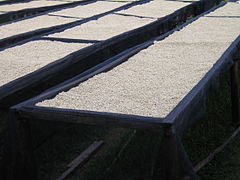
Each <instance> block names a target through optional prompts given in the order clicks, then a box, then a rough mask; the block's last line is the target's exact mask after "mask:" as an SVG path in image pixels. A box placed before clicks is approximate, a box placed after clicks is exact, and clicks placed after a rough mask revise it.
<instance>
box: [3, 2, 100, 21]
mask: <svg viewBox="0 0 240 180" xmlns="http://www.w3.org/2000/svg"><path fill="white" fill-rule="evenodd" d="M91 1H96V0H82V1H77V2H70V3H65V4H58V5H53V6H43V7H37V8H28V9H22V10H18V11H10V12H7V13H5V14H0V25H2V24H4V23H6V22H9V21H13V20H19V19H21V18H25V17H28V16H32V15H36V14H42V13H44V12H47V11H51V10H56V9H61V8H66V7H71V6H76V5H79V4H84V3H86V2H91Z"/></svg>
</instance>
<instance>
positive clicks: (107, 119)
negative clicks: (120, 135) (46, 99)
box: [12, 107, 169, 131]
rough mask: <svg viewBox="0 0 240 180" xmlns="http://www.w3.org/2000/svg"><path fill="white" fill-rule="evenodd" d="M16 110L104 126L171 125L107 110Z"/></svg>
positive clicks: (30, 115)
mask: <svg viewBox="0 0 240 180" xmlns="http://www.w3.org/2000/svg"><path fill="white" fill-rule="evenodd" d="M12 110H13V109H12ZM15 111H17V112H19V114H20V116H21V117H24V118H27V119H31V120H34V119H39V120H47V121H57V122H67V123H80V124H89V125H99V126H104V127H125V128H140V129H151V130H156V131H159V130H161V129H162V127H165V126H169V124H168V123H163V121H162V119H161V118H152V117H144V116H135V115H126V114H116V113H106V112H91V111H81V110H69V109H67V110H66V109H58V108H44V107H24V108H21V109H17V110H15Z"/></svg>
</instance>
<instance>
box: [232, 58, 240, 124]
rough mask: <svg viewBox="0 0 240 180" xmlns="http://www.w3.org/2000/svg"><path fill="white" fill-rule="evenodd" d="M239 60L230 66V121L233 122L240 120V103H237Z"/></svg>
mask: <svg viewBox="0 0 240 180" xmlns="http://www.w3.org/2000/svg"><path fill="white" fill-rule="evenodd" d="M238 64H239V62H238V61H236V62H235V63H234V65H233V66H232V67H231V70H230V74H231V99H232V121H233V123H239V122H240V109H239V108H240V105H239V96H240V94H239V71H238V68H239V67H238Z"/></svg>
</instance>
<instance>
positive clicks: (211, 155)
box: [194, 127, 240, 172]
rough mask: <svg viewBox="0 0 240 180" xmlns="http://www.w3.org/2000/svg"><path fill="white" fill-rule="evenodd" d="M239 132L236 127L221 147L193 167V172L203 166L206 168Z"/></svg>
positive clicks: (239, 129)
mask: <svg viewBox="0 0 240 180" xmlns="http://www.w3.org/2000/svg"><path fill="white" fill-rule="evenodd" d="M239 132H240V127H238V128H237V129H236V130H235V131H234V132H233V134H232V135H231V136H230V137H229V138H228V139H227V140H226V141H225V142H224V143H223V144H222V145H221V146H219V147H218V148H217V149H215V150H214V151H213V152H212V153H211V154H209V156H208V157H207V158H206V159H204V160H202V161H201V162H199V163H198V164H197V165H196V166H195V167H194V171H195V172H198V171H199V170H201V169H202V168H203V167H204V166H206V165H207V164H208V163H209V162H210V161H211V160H213V159H214V157H215V156H216V155H217V154H218V153H220V152H221V151H222V150H223V149H224V148H225V146H226V145H228V144H229V143H230V142H231V141H232V140H233V139H234V138H235V137H236V136H237V135H238V133H239Z"/></svg>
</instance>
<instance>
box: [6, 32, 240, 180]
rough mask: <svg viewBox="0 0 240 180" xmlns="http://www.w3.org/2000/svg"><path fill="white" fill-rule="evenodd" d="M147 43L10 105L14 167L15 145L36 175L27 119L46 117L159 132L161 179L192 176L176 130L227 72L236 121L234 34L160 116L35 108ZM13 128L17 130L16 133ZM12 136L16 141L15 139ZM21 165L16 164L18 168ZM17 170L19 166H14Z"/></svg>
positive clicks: (238, 48) (239, 115)
mask: <svg viewBox="0 0 240 180" xmlns="http://www.w3.org/2000/svg"><path fill="white" fill-rule="evenodd" d="M151 43H153V42H152V41H148V42H146V43H143V44H141V45H138V46H136V47H133V48H130V49H128V50H126V51H124V52H122V53H120V54H119V55H117V56H115V57H113V58H110V59H108V60H107V61H105V62H103V63H101V64H99V65H98V66H95V67H93V68H91V69H89V70H88V71H85V72H84V73H82V74H79V75H78V76H76V77H74V78H72V79H70V80H68V81H65V82H63V83H62V84H59V85H58V86H56V87H55V88H52V89H50V90H48V91H46V92H45V93H42V94H40V95H39V96H37V97H34V98H32V99H30V100H28V101H25V102H23V103H21V104H19V105H16V106H14V107H12V108H11V109H10V116H9V125H10V126H9V127H10V129H11V131H10V137H11V141H12V147H11V149H12V156H11V157H12V158H13V159H12V160H13V161H11V162H12V163H13V164H12V166H10V167H13V166H15V165H16V161H14V160H16V159H17V152H18V151H17V150H16V148H19V149H20V154H21V158H22V159H21V158H20V159H21V161H22V162H24V163H25V166H21V167H25V170H26V172H32V174H31V173H28V175H32V177H34V178H36V174H34V172H36V169H35V168H34V155H33V151H32V147H31V133H30V129H29V125H28V123H29V121H31V120H34V119H38V120H46V121H56V122H58V121H62V122H68V123H82V124H90V125H101V126H110V127H111V126H113V127H127V128H143V129H149V130H154V131H163V138H162V145H161V155H162V156H161V169H162V173H163V177H164V178H166V179H171V180H174V179H183V178H188V179H196V172H195V170H194V167H193V165H192V163H191V162H190V160H189V157H188V155H187V153H186V151H185V150H184V147H183V144H182V142H181V137H182V134H183V133H184V131H185V130H187V129H188V128H190V127H191V126H192V125H193V124H194V123H195V122H196V121H197V120H198V117H199V116H198V115H199V114H196V109H197V110H198V111H197V112H199V111H201V110H203V108H204V107H205V104H206V99H207V96H208V94H209V92H210V91H211V90H213V89H214V87H216V85H217V84H218V82H217V80H218V79H219V76H220V75H221V74H222V73H223V72H226V71H227V70H229V69H230V70H231V71H230V72H231V94H232V104H233V106H232V113H233V122H234V123H236V122H239V120H240V111H239V77H238V63H239V62H238V61H239V60H240V36H238V37H237V39H236V40H235V41H234V42H233V43H232V44H231V45H230V46H229V47H228V49H227V50H226V51H225V52H224V54H223V55H222V56H221V57H220V59H219V60H218V61H217V63H216V64H214V66H213V67H212V68H211V69H210V70H209V71H208V73H207V74H206V75H205V76H204V77H203V78H202V79H201V80H200V81H199V82H198V84H197V85H196V86H195V87H194V88H193V89H192V90H191V91H190V92H188V94H187V95H186V96H185V97H184V98H183V100H181V101H180V103H179V104H178V105H177V106H176V107H175V108H173V110H172V111H171V112H170V113H169V114H168V115H167V116H166V117H165V118H156V117H146V116H137V115H128V114H118V113H108V112H95V111H83V110H73V109H64V108H52V107H39V106H36V104H37V103H38V102H41V101H43V100H46V99H49V98H52V97H54V96H56V95H57V94H58V93H59V92H62V91H66V90H68V89H71V88H72V87H74V86H76V85H77V84H79V83H80V82H83V81H85V80H87V79H88V78H90V77H93V76H94V75H96V74H98V73H100V72H104V71H107V70H108V69H112V68H113V67H115V66H116V65H117V64H119V63H121V62H124V61H126V60H127V59H128V58H129V57H130V56H132V55H133V54H135V53H137V52H138V51H139V50H141V49H144V48H146V47H148V46H149V45H150V44H151ZM16 129H17V131H16ZM16 139H17V140H16ZM20 169H21V168H20ZM16 171H20V172H23V170H22V169H21V170H19V169H18V170H16Z"/></svg>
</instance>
